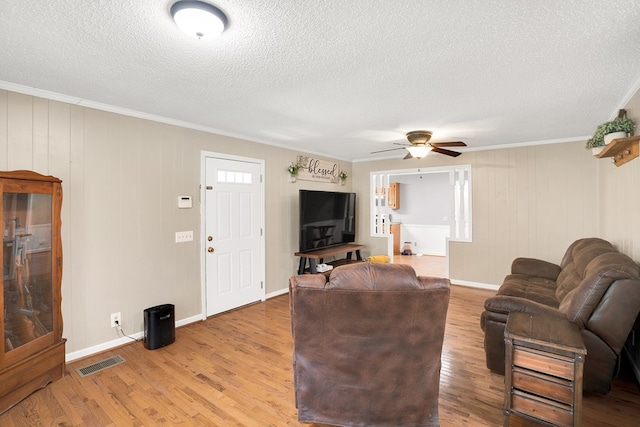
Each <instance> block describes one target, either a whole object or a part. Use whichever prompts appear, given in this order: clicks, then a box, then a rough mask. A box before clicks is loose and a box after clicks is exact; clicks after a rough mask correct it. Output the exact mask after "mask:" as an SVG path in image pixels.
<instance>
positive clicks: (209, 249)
mask: <svg viewBox="0 0 640 427" xmlns="http://www.w3.org/2000/svg"><path fill="white" fill-rule="evenodd" d="M213 251H215V249H213V248H212V247H211V246H209V247H208V248H207V252H209V253H210V254H212V253H213Z"/></svg>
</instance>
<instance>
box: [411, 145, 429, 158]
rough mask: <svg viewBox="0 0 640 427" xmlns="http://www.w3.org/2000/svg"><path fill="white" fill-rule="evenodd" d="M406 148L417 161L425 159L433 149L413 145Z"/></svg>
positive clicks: (426, 146)
mask: <svg viewBox="0 0 640 427" xmlns="http://www.w3.org/2000/svg"><path fill="white" fill-rule="evenodd" d="M406 148H407V151H408V152H409V154H411V157H415V158H416V159H421V158H423V157H425V156H426V155H427V154H429V152H430V151H431V147H429V146H428V145H425V144H419V145H412V146H411V147H406Z"/></svg>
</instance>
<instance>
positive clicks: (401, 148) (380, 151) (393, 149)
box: [369, 147, 405, 154]
mask: <svg viewBox="0 0 640 427" xmlns="http://www.w3.org/2000/svg"><path fill="white" fill-rule="evenodd" d="M404 149H405V148H404V147H398V148H389V149H388V150H379V151H372V152H371V153H369V154H376V153H384V152H385V151H395V150H404Z"/></svg>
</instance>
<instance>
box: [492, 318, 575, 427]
mask: <svg viewBox="0 0 640 427" xmlns="http://www.w3.org/2000/svg"><path fill="white" fill-rule="evenodd" d="M504 337H505V344H506V353H505V398H504V425H505V426H508V425H509V416H510V415H511V414H512V413H513V414H517V415H521V416H524V417H526V418H530V419H533V420H536V421H543V422H545V423H548V424H551V425H554V426H580V425H581V423H582V369H583V365H584V358H585V355H586V353H587V351H586V349H585V346H584V343H583V341H582V335H581V334H580V331H579V330H578V328H577V326H576V325H574V324H573V323H571V322H569V321H567V320H566V319H564V318H549V317H544V316H533V315H530V314H527V313H519V312H512V313H511V314H509V319H508V320H507V326H506V329H505V333H504Z"/></svg>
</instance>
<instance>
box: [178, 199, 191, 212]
mask: <svg viewBox="0 0 640 427" xmlns="http://www.w3.org/2000/svg"><path fill="white" fill-rule="evenodd" d="M192 207H193V203H192V200H191V196H180V197H178V209H191V208H192Z"/></svg>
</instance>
